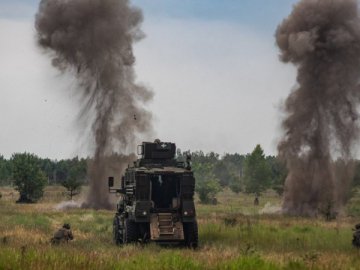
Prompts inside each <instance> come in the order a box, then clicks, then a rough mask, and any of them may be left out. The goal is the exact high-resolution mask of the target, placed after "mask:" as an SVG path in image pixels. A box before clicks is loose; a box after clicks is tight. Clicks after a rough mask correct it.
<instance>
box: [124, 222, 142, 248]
mask: <svg viewBox="0 0 360 270" xmlns="http://www.w3.org/2000/svg"><path fill="white" fill-rule="evenodd" d="M138 240H139V233H138V226H137V224H136V223H135V222H134V221H132V220H129V219H125V230H124V243H127V244H128V243H134V242H137V241H138Z"/></svg>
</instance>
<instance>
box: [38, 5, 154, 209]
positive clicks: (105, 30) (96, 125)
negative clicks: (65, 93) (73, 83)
mask: <svg viewBox="0 0 360 270" xmlns="http://www.w3.org/2000/svg"><path fill="white" fill-rule="evenodd" d="M142 19H143V18H142V13H141V11H140V10H139V9H138V8H135V7H132V6H130V3H129V1H128V0H42V1H41V2H40V6H39V11H38V13H37V15H36V23H35V26H36V30H37V38H38V44H39V45H40V47H42V48H44V49H45V51H48V52H50V53H51V57H52V64H53V66H55V67H56V68H58V69H59V70H60V71H62V72H65V71H66V72H70V73H72V74H74V76H75V77H76V78H77V80H78V87H77V89H76V90H77V91H78V93H79V96H80V97H81V98H80V99H81V104H80V106H79V121H85V120H86V121H90V123H91V129H92V133H93V138H94V146H93V148H94V157H93V161H92V162H91V164H90V167H89V169H88V172H89V178H90V183H91V186H90V192H89V196H88V198H87V201H86V202H85V206H87V207H92V208H111V207H112V205H111V202H110V201H109V196H108V191H107V184H106V182H105V181H104V180H106V179H107V176H108V175H110V173H111V171H113V172H114V173H116V175H120V173H121V169H124V167H125V166H124V165H125V164H127V163H128V162H129V161H131V160H133V159H134V156H133V155H127V154H128V153H129V152H130V149H131V150H133V149H134V147H135V144H136V141H137V139H138V138H139V136H140V135H144V134H148V133H149V132H150V133H151V131H152V127H151V114H150V113H149V112H148V111H146V110H145V109H144V106H143V104H144V103H146V102H147V101H149V100H151V99H152V92H151V91H149V90H148V89H146V88H145V87H142V86H140V85H138V84H136V83H135V75H134V70H133V64H134V62H135V58H134V55H133V49H132V46H133V43H134V42H136V41H138V40H140V39H141V38H142V37H143V33H142V32H141V30H140V28H139V26H140V24H141V22H142ZM84 119H85V120H84ZM114 153H116V154H114Z"/></svg>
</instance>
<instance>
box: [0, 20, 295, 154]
mask: <svg viewBox="0 0 360 270" xmlns="http://www.w3.org/2000/svg"><path fill="white" fill-rule="evenodd" d="M32 24H33V23H32V22H30V21H28V22H16V21H9V20H0V32H1V33H2V42H1V43H0V56H1V58H0V59H1V62H0V97H1V98H0V113H1V117H0V127H1V132H0V153H3V154H5V155H7V156H8V155H10V154H11V153H13V152H16V151H25V150H26V151H30V152H35V153H37V154H39V155H41V156H49V157H53V158H54V157H55V158H62V157H69V156H72V155H74V154H76V153H84V152H86V151H84V149H85V148H82V147H80V146H78V145H77V144H78V140H77V139H78V133H77V132H76V131H75V128H74V127H75V122H74V121H75V119H76V107H77V103H76V98H74V97H75V96H74V94H73V91H71V89H68V88H71V87H73V86H74V85H75V83H74V81H72V80H71V79H70V78H63V77H62V76H60V75H59V74H58V73H57V71H56V70H54V69H53V68H52V67H51V66H50V64H49V59H47V58H46V57H44V56H43V55H41V53H40V52H39V50H38V49H37V48H36V45H35V44H34V35H35V33H34V29H33V27H32ZM144 31H145V33H146V34H147V38H146V39H145V40H143V41H142V42H140V43H139V44H137V45H136V47H135V53H136V56H137V65H136V70H137V73H138V78H139V81H141V82H143V83H145V84H146V85H149V86H150V87H151V88H152V89H153V90H154V91H155V93H156V96H155V98H154V101H153V102H152V104H151V105H150V108H151V109H152V110H153V112H154V115H155V118H156V121H155V129H156V131H157V133H158V136H159V138H160V139H162V140H168V141H174V142H176V143H177V145H178V146H179V147H181V148H182V149H183V150H185V149H188V148H191V149H193V150H195V149H202V150H205V151H210V150H214V151H216V152H219V153H224V152H239V153H246V152H249V151H251V150H252V149H253V148H254V146H255V144H257V143H260V144H261V145H262V146H263V147H264V148H265V150H266V152H267V153H275V151H276V147H275V144H274V139H275V138H276V136H277V134H278V125H279V115H280V112H279V110H278V108H277V107H278V105H279V103H280V100H281V99H283V98H284V97H285V96H286V95H287V93H288V92H289V89H290V88H291V86H292V85H293V83H294V80H295V77H294V71H293V70H292V69H290V68H289V67H285V66H283V65H282V64H280V63H279V61H278V60H277V50H276V48H275V46H274V40H273V38H272V37H271V36H261V35H260V34H257V33H254V32H252V31H250V30H249V29H245V28H243V27H241V25H237V24H225V23H223V22H202V21H178V20H171V19H166V20H155V18H153V20H151V21H150V20H149V21H146V22H145V24H144ZM72 90H73V89H72ZM80 135H81V132H80Z"/></svg>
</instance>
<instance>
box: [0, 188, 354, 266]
mask: <svg viewBox="0 0 360 270" xmlns="http://www.w3.org/2000/svg"><path fill="white" fill-rule="evenodd" d="M6 192H7V193H8V194H9V192H10V190H9V189H6V190H5V192H3V193H6ZM45 195H46V199H44V200H42V201H41V202H40V203H38V204H32V205H18V204H15V203H14V201H15V200H16V198H14V197H11V196H8V195H5V196H4V197H3V199H1V200H0V220H1V222H0V269H254V270H255V269H360V256H359V255H360V253H359V251H357V250H354V249H353V248H352V246H351V237H352V231H351V228H352V227H353V225H354V224H355V223H356V222H357V220H356V219H355V217H346V216H345V217H343V218H341V219H339V220H337V221H332V222H325V221H324V220H323V219H322V218H319V219H307V218H294V217H285V216H281V215H275V214H260V212H261V211H260V210H261V209H263V207H264V206H265V205H266V204H271V205H275V206H279V205H280V204H281V202H280V198H279V197H278V196H277V195H276V194H274V193H273V192H269V193H266V194H265V195H264V197H261V198H260V206H258V207H254V206H253V199H254V198H253V197H252V196H248V195H244V194H239V195H236V194H234V193H231V192H230V191H224V192H223V193H221V194H219V196H218V200H219V204H218V205H201V204H197V214H198V221H199V235H200V248H199V249H198V250H196V251H193V250H189V249H184V248H168V247H162V246H159V245H155V244H149V245H146V246H141V245H129V246H125V247H117V246H115V245H114V244H113V243H112V218H113V215H114V212H113V211H103V210H102V211H95V210H85V209H73V210H67V211H57V210H55V205H56V203H58V202H60V201H61V198H62V199H65V198H64V197H61V196H63V195H62V190H61V189H60V188H56V187H51V189H50V190H46V193H45ZM51 196H54V198H55V199H54V201H51ZM4 198H5V199H4ZM357 202H359V198H354V199H353V200H352V201H351V202H350V203H349V205H348V209H350V210H351V209H352V208H354V207H356V204H357ZM65 222H66V223H70V224H71V226H72V228H73V233H74V236H75V240H74V241H72V242H70V243H69V244H65V245H60V246H56V247H54V246H51V245H50V243H49V239H50V238H51V237H52V234H53V232H55V230H56V229H57V228H59V227H60V226H61V225H62V224H63V223H65Z"/></svg>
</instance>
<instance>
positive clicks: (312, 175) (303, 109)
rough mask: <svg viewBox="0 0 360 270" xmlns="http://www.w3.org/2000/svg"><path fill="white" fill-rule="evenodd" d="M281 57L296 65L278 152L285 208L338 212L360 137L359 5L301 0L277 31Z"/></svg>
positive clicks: (313, 212)
mask: <svg viewBox="0 0 360 270" xmlns="http://www.w3.org/2000/svg"><path fill="white" fill-rule="evenodd" d="M276 41H277V45H278V46H279V48H280V52H281V55H280V56H281V60H282V61H283V62H285V63H288V62H290V63H293V64H294V65H295V66H296V67H297V72H298V74H297V82H298V85H297V87H296V89H295V90H294V91H293V92H292V93H291V94H290V96H289V97H288V98H287V100H286V104H285V110H286V113H287V117H286V119H285V120H284V122H283V128H284V130H285V136H284V138H283V139H282V141H281V142H280V144H279V146H278V150H279V155H280V156H281V157H282V158H283V159H284V160H286V163H287V168H288V170H289V174H288V177H287V179H286V182H285V197H284V205H283V209H284V211H285V212H286V213H291V214H301V215H316V214H317V212H318V210H319V209H321V208H324V207H325V208H330V207H331V208H332V211H338V210H340V209H341V206H342V205H343V203H344V202H345V200H346V192H347V188H348V184H349V181H350V180H351V177H352V156H353V152H354V151H353V150H354V149H355V148H354V147H355V143H356V140H357V139H358V137H359V127H358V116H359V113H358V111H357V107H358V105H359V104H360V86H359V82H360V19H359V13H358V3H357V1H356V0H302V1H300V2H299V3H298V4H297V5H295V6H294V9H293V11H292V13H291V14H290V16H289V17H288V18H287V19H285V20H284V21H283V22H282V24H281V25H280V26H279V27H278V29H277V32H276Z"/></svg>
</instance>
